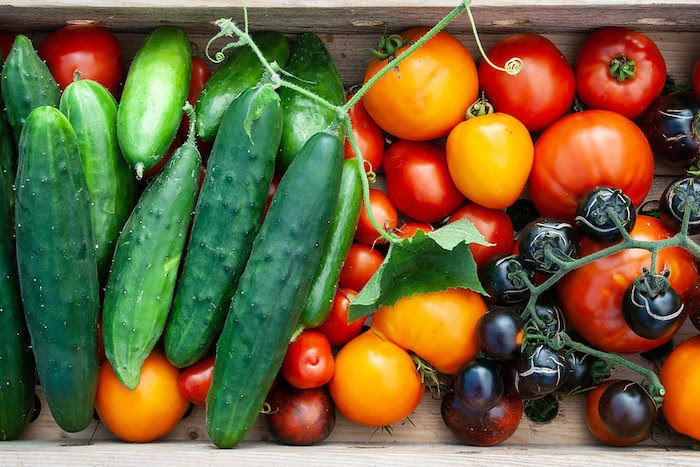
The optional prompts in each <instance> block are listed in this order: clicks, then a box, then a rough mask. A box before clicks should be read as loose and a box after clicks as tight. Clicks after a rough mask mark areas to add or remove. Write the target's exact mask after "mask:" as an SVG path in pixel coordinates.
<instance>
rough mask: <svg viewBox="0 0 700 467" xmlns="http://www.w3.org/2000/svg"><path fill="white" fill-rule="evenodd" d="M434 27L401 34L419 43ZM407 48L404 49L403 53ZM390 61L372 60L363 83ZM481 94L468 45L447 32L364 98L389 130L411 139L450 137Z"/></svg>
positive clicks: (395, 134)
mask: <svg viewBox="0 0 700 467" xmlns="http://www.w3.org/2000/svg"><path fill="white" fill-rule="evenodd" d="M429 29H430V28H428V27H415V28H411V29H408V30H406V31H404V32H403V33H401V37H403V39H404V41H410V42H415V41H417V40H418V39H420V38H421V37H422V36H423V35H425V33H426V32H428V30H429ZM408 47H409V46H404V47H402V48H401V49H400V50H399V51H398V52H397V53H396V55H401V54H402V53H403V52H404V51H405V50H406V49H407V48H408ZM387 63H388V61H387V60H379V59H377V58H374V59H372V60H371V61H370V62H369V64H368V65H367V68H366V70H365V78H364V81H365V82H367V81H368V80H369V79H370V78H372V77H373V76H374V75H376V74H377V72H378V71H379V70H380V69H381V68H383V67H384V66H385V65H386V64H387ZM478 92H479V83H478V75H477V70H476V65H475V63H474V59H473V58H472V56H471V54H470V53H469V51H468V50H467V48H466V47H465V46H464V45H463V44H462V43H460V42H459V41H458V40H457V39H456V38H454V37H453V36H451V35H450V34H449V33H447V32H445V31H441V32H438V33H437V34H436V35H435V36H433V37H432V38H431V39H430V40H429V41H428V42H427V43H425V44H424V45H423V46H422V47H420V48H419V49H417V50H416V51H415V52H414V53H413V54H411V55H410V56H409V57H408V58H405V59H404V60H403V61H401V62H400V63H399V65H398V66H397V67H394V68H393V69H392V70H390V71H389V72H388V73H387V74H385V75H384V76H382V77H381V78H380V79H379V80H378V81H377V82H376V83H375V85H374V86H372V87H371V88H370V89H369V90H368V91H367V93H366V94H365V95H364V96H363V97H362V100H363V102H364V104H365V107H366V108H367V111H368V112H369V114H370V115H371V116H372V118H373V119H374V121H375V122H377V124H378V125H379V126H380V127H381V128H383V129H384V130H385V131H386V132H388V133H390V134H392V135H394V136H396V137H398V138H401V139H410V140H413V141H427V140H431V139H435V138H439V137H441V136H444V135H446V134H447V133H448V132H449V131H450V130H451V129H452V128H454V126H455V125H457V124H458V123H459V122H460V121H462V120H464V113H465V112H466V110H467V108H468V107H469V106H470V105H471V104H472V103H473V102H474V101H475V100H476V98H477V95H478Z"/></svg>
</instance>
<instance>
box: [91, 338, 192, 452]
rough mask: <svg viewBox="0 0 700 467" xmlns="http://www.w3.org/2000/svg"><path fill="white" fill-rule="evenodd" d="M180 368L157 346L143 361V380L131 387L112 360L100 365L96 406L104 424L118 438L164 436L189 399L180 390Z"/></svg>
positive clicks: (134, 439)
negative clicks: (119, 374) (124, 382)
mask: <svg viewBox="0 0 700 467" xmlns="http://www.w3.org/2000/svg"><path fill="white" fill-rule="evenodd" d="M179 375H180V371H179V370H178V369H177V368H176V367H174V366H173V365H172V364H171V363H170V362H169V361H168V359H167V358H166V357H165V354H164V353H163V352H162V351H161V350H159V349H157V348H156V349H154V350H153V352H151V354H150V355H149V356H148V357H147V358H146V360H145V361H144V362H143V367H142V368H141V380H140V381H139V384H138V385H137V386H136V388H135V389H134V390H133V391H131V390H129V389H128V388H127V387H126V386H124V385H122V384H121V383H120V382H119V380H118V379H117V377H116V375H115V374H114V370H113V369H112V366H111V365H110V363H109V361H105V362H104V363H103V364H102V365H101V366H100V372H99V377H98V382H97V395H96V398H95V410H96V411H97V415H98V416H99V417H100V420H101V421H102V423H103V424H104V426H105V427H106V428H107V429H108V430H109V431H111V432H112V433H113V434H114V435H115V436H117V437H118V438H120V439H122V440H124V441H128V442H132V443H147V442H149V441H153V440H155V439H158V438H161V437H163V436H165V435H166V434H167V433H168V432H169V431H170V430H171V429H172V428H173V427H174V426H175V425H176V424H177V423H178V422H179V421H180V420H181V419H182V416H183V415H184V414H185V412H186V411H187V409H188V407H189V406H190V403H189V402H188V401H187V399H185V397H184V396H183V395H182V394H180V391H179V390H178V383H177V380H178V377H179Z"/></svg>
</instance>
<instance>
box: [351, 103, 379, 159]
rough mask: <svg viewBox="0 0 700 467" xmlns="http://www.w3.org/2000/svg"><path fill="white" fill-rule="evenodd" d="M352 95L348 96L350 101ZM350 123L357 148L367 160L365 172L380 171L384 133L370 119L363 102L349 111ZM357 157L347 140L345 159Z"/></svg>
mask: <svg viewBox="0 0 700 467" xmlns="http://www.w3.org/2000/svg"><path fill="white" fill-rule="evenodd" d="M351 97H352V95H348V96H347V99H346V101H347V100H350V98H351ZM348 115H349V116H350V121H351V122H352V134H353V136H354V137H355V140H356V141H357V146H358V147H359V148H360V152H361V153H362V158H363V159H364V160H365V170H366V171H368V172H369V171H370V170H372V171H374V172H376V171H377V170H379V167H380V166H381V165H382V159H383V158H384V132H382V129H381V128H379V125H377V124H376V122H375V121H374V120H372V117H370V115H369V113H368V112H367V109H365V105H364V104H363V103H362V100H359V101H358V102H357V104H355V105H353V106H352V107H351V108H350V110H349V111H348ZM353 157H355V151H353V150H352V146H350V140H348V139H346V140H345V158H346V159H350V158H353Z"/></svg>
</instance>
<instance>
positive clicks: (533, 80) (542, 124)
mask: <svg viewBox="0 0 700 467" xmlns="http://www.w3.org/2000/svg"><path fill="white" fill-rule="evenodd" d="M487 55H488V57H489V58H490V59H491V61H492V62H493V63H494V64H495V65H497V66H500V67H503V66H505V64H506V62H507V61H508V60H510V59H511V58H513V57H518V58H520V59H521V60H522V63H523V68H522V69H521V70H520V72H519V73H518V74H516V75H509V74H508V73H506V72H504V71H500V70H497V69H495V68H494V67H492V66H491V65H489V63H488V62H486V61H485V60H484V61H482V62H481V63H480V64H479V83H480V85H481V90H482V91H484V93H485V94H486V97H487V98H488V100H489V101H490V102H491V104H492V105H493V107H494V109H496V111H498V112H503V113H507V114H509V115H512V116H513V117H515V118H517V119H518V120H520V121H521V122H522V123H523V124H524V125H525V126H526V127H527V129H528V130H530V131H540V130H543V129H545V128H546V127H547V126H549V125H550V124H551V123H553V122H554V121H555V120H557V119H558V118H560V117H562V116H563V115H564V114H566V113H567V112H568V110H569V108H570V107H571V104H572V103H573V101H574V91H575V88H576V79H575V78H574V70H573V69H572V68H571V65H569V62H567V60H566V57H564V54H562V53H561V51H560V50H559V49H558V48H557V46H556V45H554V43H553V42H552V41H550V40H549V39H547V38H546V37H544V36H541V35H539V34H531V33H522V34H513V35H510V36H508V37H506V38H504V39H501V40H500V41H498V42H497V43H496V45H494V46H493V47H492V48H491V50H489V51H488V53H487Z"/></svg>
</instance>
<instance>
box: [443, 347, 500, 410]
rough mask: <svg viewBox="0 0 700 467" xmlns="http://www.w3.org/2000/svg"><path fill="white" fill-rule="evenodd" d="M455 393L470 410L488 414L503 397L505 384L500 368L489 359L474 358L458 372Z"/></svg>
mask: <svg viewBox="0 0 700 467" xmlns="http://www.w3.org/2000/svg"><path fill="white" fill-rule="evenodd" d="M454 391H455V394H457V397H459V398H460V399H462V403H463V404H464V405H466V406H467V408H468V409H470V410H473V411H475V412H486V411H487V410H490V409H492V408H493V407H494V406H495V405H496V404H498V402H500V400H501V398H502V397H503V392H504V384H503V377H502V376H501V368H500V366H499V365H498V364H497V363H496V362H495V361H493V360H490V359H488V358H474V359H472V360H469V361H468V362H467V363H465V364H464V365H462V367H461V368H460V369H459V371H457V374H456V375H455V380H454Z"/></svg>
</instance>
